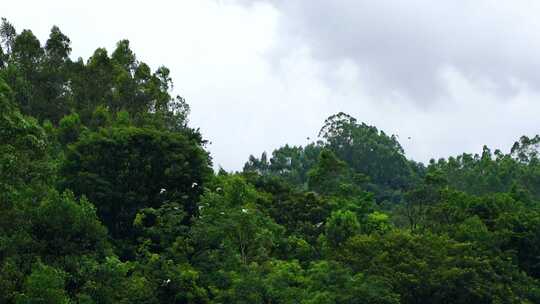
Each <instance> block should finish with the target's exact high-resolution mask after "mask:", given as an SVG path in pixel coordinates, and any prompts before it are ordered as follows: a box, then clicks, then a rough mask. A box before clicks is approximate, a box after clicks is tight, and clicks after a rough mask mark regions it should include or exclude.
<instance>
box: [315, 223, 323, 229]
mask: <svg viewBox="0 0 540 304" xmlns="http://www.w3.org/2000/svg"><path fill="white" fill-rule="evenodd" d="M322 224H323V222H320V223H317V224H315V227H317V228H319V227H321V226H322Z"/></svg>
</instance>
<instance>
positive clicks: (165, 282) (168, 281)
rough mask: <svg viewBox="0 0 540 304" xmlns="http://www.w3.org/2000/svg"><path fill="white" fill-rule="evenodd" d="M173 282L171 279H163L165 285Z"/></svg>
mask: <svg viewBox="0 0 540 304" xmlns="http://www.w3.org/2000/svg"><path fill="white" fill-rule="evenodd" d="M170 282H171V279H166V280H163V285H167V284H169V283H170Z"/></svg>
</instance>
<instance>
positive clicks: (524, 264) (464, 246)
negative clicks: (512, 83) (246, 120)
mask: <svg viewBox="0 0 540 304" xmlns="http://www.w3.org/2000/svg"><path fill="white" fill-rule="evenodd" d="M0 37H1V43H2V44H1V47H0V303H84V304H91V303H96V304H97V303H149V304H150V303H303V304H315V303H318V304H322V303H376V304H386V303H388V304H398V303H404V304H407V303H411V304H412V303H414V304H419V303H540V158H539V155H538V152H539V148H540V137H539V136H535V137H532V138H529V137H526V136H523V137H522V138H520V139H519V141H518V142H516V144H515V145H514V146H513V147H512V149H511V151H510V152H509V153H507V154H504V153H503V152H501V151H499V150H496V151H495V152H493V153H492V152H491V151H490V150H489V149H488V148H487V147H485V148H484V149H483V151H482V153H481V154H480V155H471V154H463V155H460V156H457V157H450V158H448V159H440V160H437V161H436V160H432V161H431V162H430V163H429V164H427V166H425V165H423V164H421V163H417V162H414V161H411V160H408V159H407V158H406V156H405V153H404V151H403V148H402V147H401V145H400V144H399V142H398V138H397V137H396V136H393V135H387V134H385V133H384V132H383V131H381V130H378V129H377V128H375V127H373V126H368V125H366V124H364V123H358V122H357V121H356V119H355V118H353V117H351V116H349V115H347V114H345V113H338V114H336V115H333V116H331V117H329V118H328V119H327V120H326V121H325V122H324V123H323V126H322V128H321V130H320V134H319V140H318V141H316V142H313V143H311V144H308V145H307V146H305V147H297V146H289V145H285V146H284V147H281V148H279V149H277V150H275V151H273V152H272V154H271V156H270V157H269V156H268V155H267V154H266V153H263V154H262V155H261V157H260V158H257V157H254V156H251V157H249V160H248V161H247V163H246V165H245V167H244V170H243V171H242V172H236V173H232V172H226V171H224V170H220V171H219V172H218V173H213V171H212V162H211V158H210V156H209V153H208V152H207V151H206V149H205V143H206V142H205V140H204V139H203V137H202V135H201V134H200V133H199V131H198V130H196V129H193V128H191V127H189V125H188V120H187V118H188V114H189V107H188V105H187V104H186V102H185V101H184V99H182V98H181V97H174V96H171V95H170V90H171V87H172V81H171V79H170V76H169V70H168V69H167V68H165V67H160V68H158V69H156V70H155V71H152V70H151V68H150V67H149V66H148V65H146V64H145V63H143V62H141V61H139V60H137V58H136V56H135V54H134V53H133V51H132V50H131V49H130V46H129V41H127V40H122V41H120V42H119V43H118V44H117V47H116V49H115V50H114V51H113V52H112V53H111V54H110V55H109V54H108V52H107V50H105V49H97V50H96V51H95V53H94V54H93V55H92V56H91V57H90V58H89V59H88V60H86V61H84V60H83V59H78V60H76V61H73V60H72V59H71V58H70V52H71V47H70V39H69V38H68V37H67V36H65V35H64V34H63V33H62V32H61V31H60V29H59V28H57V27H53V28H52V30H51V33H50V37H49V39H48V40H47V41H46V42H45V43H44V44H42V43H41V42H40V41H39V40H38V39H37V38H36V37H35V36H34V35H33V33H32V32H31V31H30V30H24V31H22V32H20V33H19V32H17V31H16V29H15V28H14V27H13V26H12V25H11V24H10V23H9V22H8V21H7V20H5V19H3V20H2V24H1V27H0Z"/></svg>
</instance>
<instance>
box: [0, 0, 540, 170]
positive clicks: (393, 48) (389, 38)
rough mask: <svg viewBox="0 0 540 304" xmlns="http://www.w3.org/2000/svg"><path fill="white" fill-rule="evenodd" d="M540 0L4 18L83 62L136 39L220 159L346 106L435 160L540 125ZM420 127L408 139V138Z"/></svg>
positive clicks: (115, 4) (259, 147)
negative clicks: (61, 43) (63, 43)
mask: <svg viewBox="0 0 540 304" xmlns="http://www.w3.org/2000/svg"><path fill="white" fill-rule="evenodd" d="M539 12H540V2H538V1H532V0H531V1H528V0H513V1H487V0H475V1H472V0H453V1H445V2H441V1H436V2H435V1H429V0H410V1H398V0H396V1H390V0H377V1H363V0H349V1H347V0H333V1H325V0H309V1H308V0H305V1H286V0H180V1H165V0H153V1H110V0H109V1H102V0H97V1H68V0H63V1H37V0H36V1H24V0H21V1H16V2H11V3H9V4H7V5H6V4H4V5H3V6H2V10H1V12H0V15H2V16H5V17H6V18H8V19H9V20H10V21H11V22H12V23H13V24H14V25H15V26H16V28H17V29H18V31H19V32H20V31H21V30H22V29H23V28H29V29H31V30H32V31H33V32H34V33H35V34H36V35H37V36H38V37H39V38H40V40H41V41H42V42H44V41H45V40H46V37H47V36H48V32H49V30H50V28H51V26H52V25H55V24H56V25H58V26H59V27H60V29H61V30H62V31H63V32H64V33H65V34H66V35H68V36H69V37H70V38H71V40H72V47H73V56H72V57H73V58H77V57H79V56H80V57H83V58H85V59H86V58H87V57H88V56H90V55H91V54H92V53H93V51H94V50H95V49H96V48H97V47H106V48H107V49H109V50H111V51H112V50H113V49H114V45H115V43H116V42H117V41H118V40H120V39H123V38H127V39H129V40H130V41H131V44H132V49H133V50H134V51H135V53H136V54H137V57H138V59H139V60H141V61H145V62H147V63H149V64H150V65H151V66H153V67H154V68H156V67H158V66H159V65H165V66H167V67H169V68H170V69H171V70H172V76H173V80H174V82H175V88H174V93H176V94H180V95H182V96H183V97H185V98H186V99H187V101H188V102H189V104H190V105H191V107H192V114H191V125H192V126H194V127H200V128H201V130H202V132H203V134H204V136H205V137H206V138H207V139H209V140H210V141H211V142H212V144H211V145H209V149H210V151H211V152H212V156H213V158H214V162H215V164H216V166H222V167H224V168H225V169H227V170H239V169H241V167H242V165H243V163H244V162H245V160H246V159H247V158H248V156H249V155H250V154H256V155H260V153H261V152H262V151H265V150H266V151H268V152H271V151H272V150H273V149H275V148H277V147H279V146H281V145H284V144H285V143H289V144H295V145H305V144H306V143H307V142H308V141H307V140H306V138H307V137H310V138H312V139H313V138H315V137H316V134H317V132H318V130H319V129H320V127H321V125H322V123H323V121H324V119H325V118H326V117H327V116H329V115H331V114H334V113H336V112H339V111H344V112H347V113H349V114H351V115H352V116H354V117H356V118H357V119H358V120H359V121H364V122H366V123H367V124H371V125H375V126H377V127H378V128H380V129H382V130H384V131H385V132H387V133H392V134H397V135H398V136H399V137H400V142H401V143H402V145H403V147H404V148H405V151H406V154H407V156H408V157H409V158H413V159H415V160H419V161H428V160H429V159H430V158H439V157H447V156H449V155H456V154H459V153H461V152H472V153H475V152H480V151H481V147H482V145H484V144H487V145H488V146H490V147H492V148H493V149H495V148H500V149H501V150H503V151H505V152H506V151H508V150H509V148H510V147H511V145H512V143H513V142H514V141H515V140H517V139H518V138H519V136H521V135H524V134H526V135H534V134H537V133H540V128H539V126H540V124H539V121H538V115H539V114H540V102H539V101H540V98H539V97H540V39H539V38H540V37H538V36H539V35H540V34H539V33H540V18H538V17H537V16H538V13H539ZM408 137H410V139H408Z"/></svg>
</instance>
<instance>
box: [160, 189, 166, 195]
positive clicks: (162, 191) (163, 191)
mask: <svg viewBox="0 0 540 304" xmlns="http://www.w3.org/2000/svg"><path fill="white" fill-rule="evenodd" d="M165 191H167V190H165V188H161V190H159V194H163V193H165Z"/></svg>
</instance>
